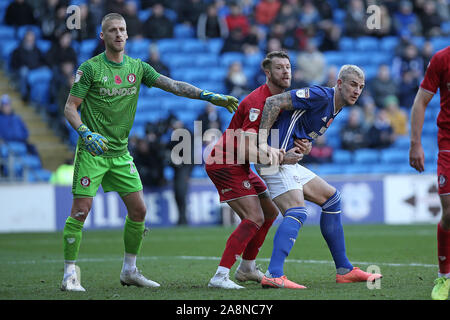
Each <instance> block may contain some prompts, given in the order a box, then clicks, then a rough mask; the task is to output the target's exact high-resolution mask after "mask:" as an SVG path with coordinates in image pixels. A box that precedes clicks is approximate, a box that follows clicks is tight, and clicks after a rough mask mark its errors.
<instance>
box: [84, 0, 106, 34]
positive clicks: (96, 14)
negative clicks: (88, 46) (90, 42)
mask: <svg viewBox="0 0 450 320" xmlns="http://www.w3.org/2000/svg"><path fill="white" fill-rule="evenodd" d="M104 15H105V6H104V4H103V0H89V1H88V17H87V28H88V34H89V38H90V39H96V38H98V35H97V27H98V25H99V23H98V22H99V21H102V18H103V16H104Z"/></svg>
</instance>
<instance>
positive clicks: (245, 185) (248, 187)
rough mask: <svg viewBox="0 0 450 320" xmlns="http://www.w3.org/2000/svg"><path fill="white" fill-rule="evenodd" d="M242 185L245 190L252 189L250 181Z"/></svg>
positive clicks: (245, 181)
mask: <svg viewBox="0 0 450 320" xmlns="http://www.w3.org/2000/svg"><path fill="white" fill-rule="evenodd" d="M242 185H243V186H244V188H245V189H250V188H251V187H252V185H251V184H250V181H248V180H244V181H242Z"/></svg>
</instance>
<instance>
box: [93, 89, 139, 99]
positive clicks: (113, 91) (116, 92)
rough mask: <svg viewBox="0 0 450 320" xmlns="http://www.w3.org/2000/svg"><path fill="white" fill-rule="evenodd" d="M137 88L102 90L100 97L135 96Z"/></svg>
mask: <svg viewBox="0 0 450 320" xmlns="http://www.w3.org/2000/svg"><path fill="white" fill-rule="evenodd" d="M136 92H137V88H136V87H131V88H112V89H111V88H100V92H99V93H100V95H101V96H110V97H113V96H122V97H123V96H131V95H133V94H136Z"/></svg>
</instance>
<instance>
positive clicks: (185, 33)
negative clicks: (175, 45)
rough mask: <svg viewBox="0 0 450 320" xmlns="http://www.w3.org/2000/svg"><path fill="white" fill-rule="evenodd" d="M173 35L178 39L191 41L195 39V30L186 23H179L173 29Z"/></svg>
mask: <svg viewBox="0 0 450 320" xmlns="http://www.w3.org/2000/svg"><path fill="white" fill-rule="evenodd" d="M173 35H174V37H175V38H178V39H189V38H194V37H195V29H194V27H192V26H189V25H186V24H184V23H178V24H176V25H175V26H174V27H173Z"/></svg>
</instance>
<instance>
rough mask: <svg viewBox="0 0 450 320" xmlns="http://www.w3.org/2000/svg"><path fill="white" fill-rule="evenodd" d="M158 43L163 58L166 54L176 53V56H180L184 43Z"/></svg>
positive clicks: (161, 41)
mask: <svg viewBox="0 0 450 320" xmlns="http://www.w3.org/2000/svg"><path fill="white" fill-rule="evenodd" d="M157 43H158V49H159V52H160V54H161V58H162V57H163V55H164V54H166V53H175V54H176V55H179V53H180V51H181V45H182V41H178V39H161V40H158V42H157Z"/></svg>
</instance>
